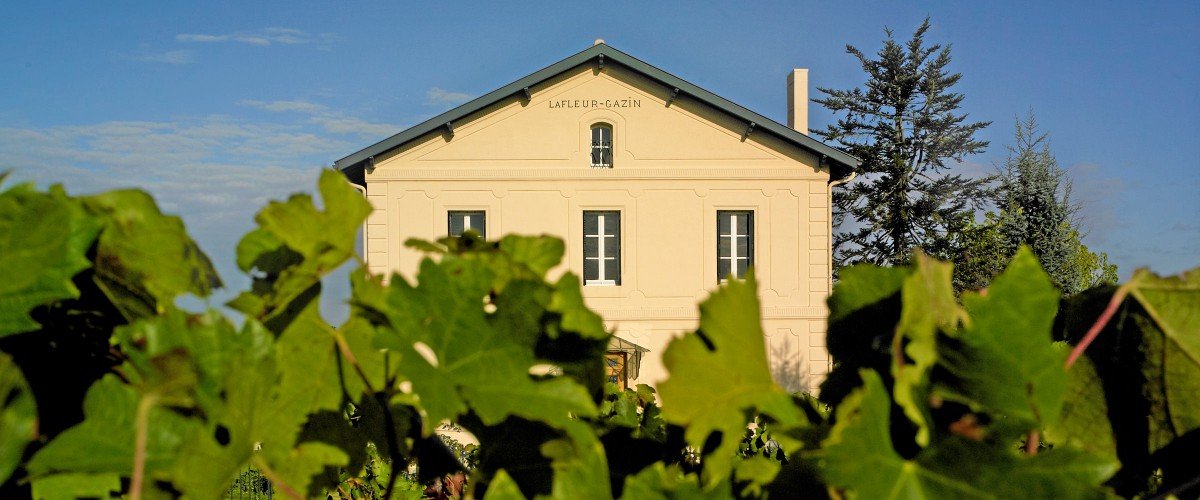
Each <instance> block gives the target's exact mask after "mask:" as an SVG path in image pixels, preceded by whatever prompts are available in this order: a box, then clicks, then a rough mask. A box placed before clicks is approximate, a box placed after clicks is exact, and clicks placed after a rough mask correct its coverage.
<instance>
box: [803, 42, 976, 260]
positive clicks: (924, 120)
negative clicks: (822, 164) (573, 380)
mask: <svg viewBox="0 0 1200 500" xmlns="http://www.w3.org/2000/svg"><path fill="white" fill-rule="evenodd" d="M884 31H885V33H886V35H887V39H886V40H884V43H883V48H881V49H880V50H879V52H878V53H877V54H876V55H875V57H873V58H872V57H868V56H867V55H865V54H864V53H863V52H862V51H860V50H859V49H857V48H855V47H854V46H849V45H848V46H847V47H846V51H847V52H848V53H850V54H851V55H853V56H854V57H856V58H857V59H858V61H859V63H861V65H862V68H863V71H865V72H866V74H867V81H866V83H865V84H864V85H863V86H862V87H861V88H854V89H849V90H836V89H828V88H818V90H819V91H820V92H821V93H823V94H824V97H823V98H820V99H816V100H815V101H816V102H817V103H820V104H821V105H823V106H825V107H826V108H828V109H830V110H831V111H833V112H834V113H835V114H837V115H840V116H839V119H838V121H837V123H835V124H832V125H829V126H828V127H826V128H825V129H824V130H818V131H815V134H816V135H817V136H819V137H821V138H822V139H824V140H826V141H830V142H833V143H834V144H836V145H837V146H839V147H841V148H842V149H843V150H845V151H846V152H848V153H850V154H853V155H855V156H857V157H858V158H860V159H862V161H863V163H862V166H861V167H860V169H859V173H860V174H861V178H860V179H859V180H858V181H856V182H852V183H850V184H849V185H848V186H847V188H846V189H840V190H837V191H835V192H834V224H835V225H837V226H838V227H839V229H840V230H839V232H838V233H837V234H836V235H835V237H834V248H835V252H834V260H835V265H836V266H838V267H841V266H844V265H849V264H854V263H858V262H869V263H874V264H882V265H896V264H903V263H905V262H907V261H908V259H909V257H910V254H911V253H912V252H913V250H916V249H922V250H924V251H925V252H926V253H929V254H932V255H935V256H940V257H942V258H954V257H956V256H957V255H958V253H959V248H958V245H959V243H960V242H961V238H959V237H958V236H957V235H958V234H959V233H961V232H962V231H963V230H964V229H965V228H967V227H968V226H969V225H970V224H971V223H972V221H973V220H974V211H975V209H977V208H979V207H981V206H982V204H983V202H984V201H985V200H986V199H987V196H988V193H987V185H988V182H989V180H988V179H971V178H968V177H965V176H963V175H962V174H958V173H953V172H952V170H954V168H955V167H956V166H957V165H958V164H959V162H961V161H962V160H963V158H965V157H966V156H968V155H972V154H976V153H980V152H982V151H983V150H984V149H985V148H986V147H987V145H988V142H987V141H982V140H978V139H976V138H975V133H976V132H978V131H979V130H981V129H983V128H985V127H987V126H988V125H989V124H990V122H970V121H968V120H967V115H966V114H965V113H961V112H960V111H959V108H960V106H961V104H962V102H963V98H964V96H963V95H962V94H960V93H956V92H953V91H952V90H951V89H952V88H953V87H954V85H955V84H957V83H958V81H959V79H961V78H962V75H961V74H959V73H949V72H948V70H947V67H948V66H949V64H950V47H949V46H944V47H943V46H942V45H937V44H935V45H929V46H927V45H926V44H925V34H926V32H927V31H929V19H926V20H925V22H923V23H922V24H921V26H920V27H918V28H917V30H916V31H915V32H914V33H913V35H912V38H910V39H909V40H908V41H907V42H898V41H897V40H896V39H895V38H894V37H893V35H892V31H891V30H890V29H885V30H884Z"/></svg>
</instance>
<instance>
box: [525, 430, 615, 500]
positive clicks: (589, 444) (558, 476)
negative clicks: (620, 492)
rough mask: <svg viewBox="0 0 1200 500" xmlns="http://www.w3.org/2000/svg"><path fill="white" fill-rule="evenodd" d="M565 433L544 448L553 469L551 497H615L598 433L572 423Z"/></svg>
mask: <svg viewBox="0 0 1200 500" xmlns="http://www.w3.org/2000/svg"><path fill="white" fill-rule="evenodd" d="M565 430H566V431H567V432H566V436H564V437H562V438H559V439H556V440H553V441H549V442H547V443H545V444H543V445H542V455H544V456H545V457H546V458H549V459H550V466H551V467H552V468H553V469H554V480H553V483H552V486H551V488H552V489H551V492H550V498H555V499H560V500H568V499H576V498H580V499H582V498H596V499H609V498H612V492H611V491H610V488H609V484H608V461H607V459H606V458H605V455H604V446H603V445H601V444H600V440H599V439H598V438H597V437H596V434H595V432H594V431H593V430H592V429H591V428H590V427H589V426H588V425H587V424H585V423H582V422H572V423H571V424H570V425H567V426H566V427H565Z"/></svg>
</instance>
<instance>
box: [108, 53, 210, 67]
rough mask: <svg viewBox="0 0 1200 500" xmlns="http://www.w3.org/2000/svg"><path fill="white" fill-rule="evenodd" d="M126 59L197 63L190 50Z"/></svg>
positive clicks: (127, 57) (135, 56)
mask: <svg viewBox="0 0 1200 500" xmlns="http://www.w3.org/2000/svg"><path fill="white" fill-rule="evenodd" d="M123 57H125V58H126V59H130V60H133V61H141V62H151V63H162V64H177V65H182V64H191V63H193V62H195V61H196V59H195V57H193V56H192V51H190V50H169V51H166V52H163V53H161V54H142V55H125V56H123Z"/></svg>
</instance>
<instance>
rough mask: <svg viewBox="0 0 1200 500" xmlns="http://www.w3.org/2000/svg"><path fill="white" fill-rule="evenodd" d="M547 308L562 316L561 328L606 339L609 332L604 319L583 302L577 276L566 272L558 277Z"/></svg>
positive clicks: (554, 334) (594, 337)
mask: <svg viewBox="0 0 1200 500" xmlns="http://www.w3.org/2000/svg"><path fill="white" fill-rule="evenodd" d="M547 309H548V310H550V311H552V312H555V313H558V314H560V315H561V316H562V329H563V330H567V331H572V332H575V333H578V334H579V335H580V336H582V337H584V338H591V339H604V340H608V337H609V333H608V331H607V330H605V329H604V320H603V319H602V318H601V317H600V315H599V314H596V313H595V312H594V311H592V310H591V309H588V308H587V305H586V304H584V302H583V293H582V290H581V289H580V287H579V277H578V276H576V275H574V274H572V273H566V274H563V275H562V277H561V278H559V279H558V282H557V283H555V285H554V294H553V295H552V296H551V297H550V305H549V306H548V307H547ZM550 336H551V337H552V338H553V337H556V336H557V332H550Z"/></svg>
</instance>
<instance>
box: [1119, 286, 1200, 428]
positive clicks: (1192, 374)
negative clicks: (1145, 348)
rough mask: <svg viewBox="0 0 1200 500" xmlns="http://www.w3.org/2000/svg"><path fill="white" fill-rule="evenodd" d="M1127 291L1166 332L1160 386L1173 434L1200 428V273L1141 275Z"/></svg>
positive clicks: (1163, 332)
mask: <svg viewBox="0 0 1200 500" xmlns="http://www.w3.org/2000/svg"><path fill="white" fill-rule="evenodd" d="M1125 286H1126V287H1130V296H1132V297H1133V298H1134V299H1136V300H1137V301H1138V303H1140V304H1141V306H1142V308H1144V309H1145V311H1146V313H1147V314H1149V315H1150V317H1151V318H1152V319H1153V320H1154V322H1155V323H1156V325H1157V329H1158V330H1159V331H1161V332H1162V336H1163V340H1164V342H1165V345H1164V346H1163V347H1162V349H1163V350H1162V351H1161V352H1162V358H1161V359H1162V360H1161V368H1162V372H1161V373H1162V385H1163V389H1164V392H1165V396H1166V404H1167V405H1168V406H1169V411H1168V412H1167V414H1168V415H1169V418H1170V421H1171V426H1172V427H1173V428H1174V429H1173V430H1174V432H1175V433H1176V434H1179V435H1182V434H1184V433H1186V432H1188V431H1190V430H1192V429H1197V428H1200V392H1198V391H1200V268H1198V269H1193V270H1191V271H1187V272H1184V273H1183V274H1181V275H1179V276H1174V277H1167V278H1162V277H1159V276H1157V275H1155V274H1153V273H1151V272H1150V271H1147V270H1145V269H1139V270H1137V271H1136V272H1135V273H1134V276H1133V278H1132V279H1131V280H1130V281H1129V283H1127V284H1126V285H1125ZM1151 355H1153V354H1151ZM1155 361H1157V360H1155ZM1151 376H1153V375H1151Z"/></svg>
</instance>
